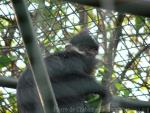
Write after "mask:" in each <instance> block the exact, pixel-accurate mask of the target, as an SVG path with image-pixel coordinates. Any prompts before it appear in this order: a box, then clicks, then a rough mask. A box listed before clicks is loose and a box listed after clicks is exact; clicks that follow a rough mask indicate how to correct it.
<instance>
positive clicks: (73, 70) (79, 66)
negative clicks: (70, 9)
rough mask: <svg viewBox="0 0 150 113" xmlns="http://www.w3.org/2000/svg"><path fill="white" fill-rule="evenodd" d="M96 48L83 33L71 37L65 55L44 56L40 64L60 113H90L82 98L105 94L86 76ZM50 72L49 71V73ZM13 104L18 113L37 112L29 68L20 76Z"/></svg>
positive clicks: (93, 65)
mask: <svg viewBox="0 0 150 113" xmlns="http://www.w3.org/2000/svg"><path fill="white" fill-rule="evenodd" d="M98 48H99V47H98V44H97V43H96V42H95V40H94V39H93V38H92V37H91V36H90V35H89V32H88V31H83V32H81V33H79V34H78V35H76V36H74V37H73V38H72V40H71V41H70V44H68V45H67V46H66V48H65V51H62V52H56V53H54V54H51V55H49V56H47V57H46V58H45V59H44V61H45V63H46V66H47V70H48V73H49V79H50V80H51V83H52V87H53V90H54V94H55V97H56V100H57V103H58V107H59V110H60V113H93V112H94V111H93V110H92V109H90V107H88V105H86V102H85V97H86V96H87V95H89V94H100V96H101V97H102V98H105V97H106V96H108V95H109V92H107V91H105V89H104V88H103V87H102V86H101V85H100V84H98V83H97V82H96V81H95V79H94V78H93V77H92V76H90V75H91V74H92V72H93V70H94V69H95V66H96V64H97V60H96V58H95V56H96V55H97V53H98ZM49 69H50V70H49ZM17 103H18V108H19V112H20V113H42V111H41V112H40V110H41V109H40V107H39V106H40V105H41V104H40V100H39V96H38V93H37V90H36V87H35V83H34V81H33V76H32V72H31V70H30V69H29V68H27V69H26V71H25V72H24V73H23V74H22V75H21V76H20V78H19V81H18V85H17Z"/></svg>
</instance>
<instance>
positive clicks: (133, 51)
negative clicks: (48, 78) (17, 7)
mask: <svg viewBox="0 0 150 113" xmlns="http://www.w3.org/2000/svg"><path fill="white" fill-rule="evenodd" d="M26 5H27V8H28V11H29V13H30V16H31V18H32V22H33V27H34V31H35V32H36V36H37V39H38V43H39V45H40V47H41V49H42V54H43V56H45V55H47V54H50V53H52V52H55V51H61V50H63V49H64V45H65V44H66V43H67V42H68V41H69V39H70V38H71V37H72V36H73V35H75V34H77V33H78V32H80V31H82V30H84V29H85V28H88V29H89V31H90V33H91V35H92V36H93V37H94V38H95V39H96V40H97V41H98V42H99V46H100V49H99V58H100V59H101V60H100V62H101V63H100V65H99V66H98V68H97V70H96V74H95V76H96V78H97V80H98V81H100V82H101V81H102V79H105V78H106V77H105V76H106V74H105V73H111V76H110V75H109V76H108V75H107V76H108V79H109V83H110V90H111V92H112V94H113V95H118V96H121V97H129V98H132V99H139V100H143V101H149V100H150V76H149V72H150V50H149V47H150V36H149V34H150V19H149V18H147V17H142V16H136V15H131V14H121V13H118V12H113V11H107V10H103V9H100V8H93V7H90V6H83V5H79V4H71V3H66V2H65V3H60V2H58V1H49V0H45V1H40V0H27V1H26ZM110 59H111V61H109V60H110ZM27 65H28V61H27V56H26V52H25V49H24V46H23V41H22V38H21V34H20V32H19V29H18V27H17V23H16V20H15V14H14V11H13V8H12V4H11V2H10V1H9V0H2V1H0V77H4V78H6V80H7V78H9V77H13V78H14V79H18V77H19V76H20V74H21V73H22V72H23V71H24V70H25V67H26V66H27ZM109 69H110V70H109ZM107 71H110V72H107ZM0 82H1V81H0ZM15 94H16V90H15V88H14V89H11V88H9V87H4V86H3V87H1V88H0V112H2V113H6V112H7V113H17V107H16V106H17V105H16V97H15ZM113 111H114V112H116V113H117V112H119V111H120V112H127V113H132V112H133V113H138V112H141V113H142V112H143V111H138V110H130V109H121V108H113ZM145 113H146V111H145Z"/></svg>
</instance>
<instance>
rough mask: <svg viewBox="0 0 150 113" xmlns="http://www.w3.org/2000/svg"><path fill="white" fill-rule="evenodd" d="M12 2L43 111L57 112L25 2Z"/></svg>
mask: <svg viewBox="0 0 150 113" xmlns="http://www.w3.org/2000/svg"><path fill="white" fill-rule="evenodd" d="M12 3H13V7H14V9H15V13H16V17H17V22H18V25H19V28H20V30H21V33H22V37H23V42H24V45H25V48H26V50H27V54H28V58H29V61H30V65H31V69H32V73H33V77H34V81H35V83H36V86H37V90H38V93H39V96H40V100H41V104H42V106H41V107H42V109H43V113H59V109H58V105H57V102H56V99H55V95H54V93H53V89H52V85H51V82H50V80H49V77H48V72H47V69H46V66H45V63H44V62H43V59H42V56H41V54H40V48H39V47H38V44H37V41H36V40H35V34H34V31H33V27H32V24H31V18H30V17H29V14H28V12H27V9H26V6H25V2H24V0H12ZM49 101H50V102H49Z"/></svg>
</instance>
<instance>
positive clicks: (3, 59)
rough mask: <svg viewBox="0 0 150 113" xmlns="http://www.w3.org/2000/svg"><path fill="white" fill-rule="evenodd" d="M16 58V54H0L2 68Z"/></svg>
mask: <svg viewBox="0 0 150 113" xmlns="http://www.w3.org/2000/svg"><path fill="white" fill-rule="evenodd" d="M14 60H16V57H14V56H11V57H8V56H0V69H1V68H2V67H5V66H8V65H9V64H10V62H12V61H14Z"/></svg>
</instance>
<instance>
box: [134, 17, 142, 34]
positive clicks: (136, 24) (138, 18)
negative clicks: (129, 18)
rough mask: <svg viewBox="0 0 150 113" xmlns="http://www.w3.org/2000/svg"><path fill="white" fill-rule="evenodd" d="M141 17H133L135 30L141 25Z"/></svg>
mask: <svg viewBox="0 0 150 113" xmlns="http://www.w3.org/2000/svg"><path fill="white" fill-rule="evenodd" d="M142 23H143V19H142V17H140V16H136V17H135V28H136V30H137V31H139V29H140V28H141V27H142V26H143V24H142Z"/></svg>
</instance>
